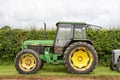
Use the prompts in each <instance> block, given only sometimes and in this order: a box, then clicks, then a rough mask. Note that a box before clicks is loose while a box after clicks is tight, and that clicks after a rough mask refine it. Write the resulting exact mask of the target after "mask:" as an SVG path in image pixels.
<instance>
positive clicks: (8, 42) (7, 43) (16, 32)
mask: <svg viewBox="0 0 120 80" xmlns="http://www.w3.org/2000/svg"><path fill="white" fill-rule="evenodd" d="M43 35H44V30H42V29H39V30H37V29H34V28H33V29H32V30H22V29H11V28H10V27H3V28H1V29H0V62H2V63H3V61H4V62H8V63H10V62H13V61H14V58H15V56H16V54H17V53H18V52H19V51H20V50H21V46H22V43H23V41H25V40H31V39H35V40H36V39H37V40H42V39H44V36H43ZM46 35H47V36H46V39H49V40H54V36H55V30H48V31H47V32H46ZM88 38H89V39H91V40H92V41H93V42H94V47H95V49H96V50H97V52H98V55H99V64H100V65H104V66H108V65H109V63H110V60H111V54H112V53H111V52H112V50H113V49H120V29H112V30H99V31H95V30H89V31H88Z"/></svg>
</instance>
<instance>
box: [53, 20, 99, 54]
mask: <svg viewBox="0 0 120 80" xmlns="http://www.w3.org/2000/svg"><path fill="white" fill-rule="evenodd" d="M56 26H57V31H56V37H55V41H54V48H55V53H61V54H63V53H64V49H65V48H66V47H67V46H69V45H70V44H71V43H73V42H77V41H83V42H87V43H90V44H93V43H92V41H90V40H88V39H87V36H86V35H87V28H94V29H95V28H100V27H98V26H96V25H90V24H86V23H83V22H58V23H57V24H56Z"/></svg>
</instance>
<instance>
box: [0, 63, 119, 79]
mask: <svg viewBox="0 0 120 80" xmlns="http://www.w3.org/2000/svg"><path fill="white" fill-rule="evenodd" d="M7 75H9V76H24V75H25V74H24V75H23V74H19V73H18V72H17V71H16V69H15V67H14V65H1V66H0V76H7ZM32 75H36V76H45V77H46V76H63V77H64V76H83V77H84V76H95V77H97V76H98V77H99V76H113V77H114V76H120V73H118V72H117V71H112V70H110V68H109V67H103V66H97V67H96V69H95V70H94V71H93V72H92V73H90V74H84V75H82V74H71V73H69V72H68V71H67V69H66V68H65V67H64V66H63V65H47V64H46V65H44V66H43V68H42V69H41V70H39V71H38V72H37V73H36V74H31V76H32Z"/></svg>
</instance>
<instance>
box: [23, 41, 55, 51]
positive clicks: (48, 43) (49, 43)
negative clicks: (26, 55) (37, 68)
mask: <svg viewBox="0 0 120 80" xmlns="http://www.w3.org/2000/svg"><path fill="white" fill-rule="evenodd" d="M53 42H54V41H53V40H27V41H24V43H23V47H22V49H27V45H41V46H53Z"/></svg>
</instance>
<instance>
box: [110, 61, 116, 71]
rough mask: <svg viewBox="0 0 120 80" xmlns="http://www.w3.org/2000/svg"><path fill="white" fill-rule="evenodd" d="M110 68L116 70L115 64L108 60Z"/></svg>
mask: <svg viewBox="0 0 120 80" xmlns="http://www.w3.org/2000/svg"><path fill="white" fill-rule="evenodd" d="M110 69H111V70H116V65H114V64H113V62H112V61H111V62H110Z"/></svg>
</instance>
